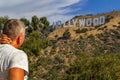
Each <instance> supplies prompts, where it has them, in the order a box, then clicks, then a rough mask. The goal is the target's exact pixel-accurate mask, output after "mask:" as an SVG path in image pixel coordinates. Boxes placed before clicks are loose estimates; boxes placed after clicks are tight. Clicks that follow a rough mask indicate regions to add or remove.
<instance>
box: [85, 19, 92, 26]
mask: <svg viewBox="0 0 120 80" xmlns="http://www.w3.org/2000/svg"><path fill="white" fill-rule="evenodd" d="M86 26H92V18H88V19H87V20H86Z"/></svg>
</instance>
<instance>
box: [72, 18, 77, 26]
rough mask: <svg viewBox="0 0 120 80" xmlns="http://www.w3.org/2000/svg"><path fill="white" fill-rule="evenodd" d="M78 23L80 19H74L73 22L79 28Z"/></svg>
mask: <svg viewBox="0 0 120 80" xmlns="http://www.w3.org/2000/svg"><path fill="white" fill-rule="evenodd" d="M77 21H78V19H73V20H72V22H73V26H74V27H75V26H77Z"/></svg>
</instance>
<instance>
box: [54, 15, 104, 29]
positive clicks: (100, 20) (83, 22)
mask: <svg viewBox="0 0 120 80" xmlns="http://www.w3.org/2000/svg"><path fill="white" fill-rule="evenodd" d="M102 24H105V17H104V16H100V17H97V18H87V19H85V18H83V19H72V20H69V21H68V22H67V23H66V22H65V23H62V21H57V22H53V25H52V26H53V28H58V27H76V26H80V27H82V26H83V27H84V26H86V27H88V26H94V27H96V26H99V25H102Z"/></svg>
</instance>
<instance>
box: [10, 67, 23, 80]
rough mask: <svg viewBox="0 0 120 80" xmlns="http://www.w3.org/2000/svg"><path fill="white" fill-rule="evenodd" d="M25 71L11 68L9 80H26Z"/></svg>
mask: <svg viewBox="0 0 120 80" xmlns="http://www.w3.org/2000/svg"><path fill="white" fill-rule="evenodd" d="M24 75H25V73H24V70H23V69H20V68H11V69H10V70H9V75H8V80H24Z"/></svg>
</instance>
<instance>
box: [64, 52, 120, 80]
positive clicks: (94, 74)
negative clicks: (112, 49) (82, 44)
mask: <svg viewBox="0 0 120 80" xmlns="http://www.w3.org/2000/svg"><path fill="white" fill-rule="evenodd" d="M66 73H67V74H68V76H67V77H66V80H118V79H120V75H119V74H120V54H108V55H103V56H102V55H101V56H96V57H92V56H89V55H86V54H83V55H80V56H79V57H78V58H77V60H76V61H75V62H74V63H73V64H72V65H71V67H70V68H69V69H68V70H67V71H66Z"/></svg>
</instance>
